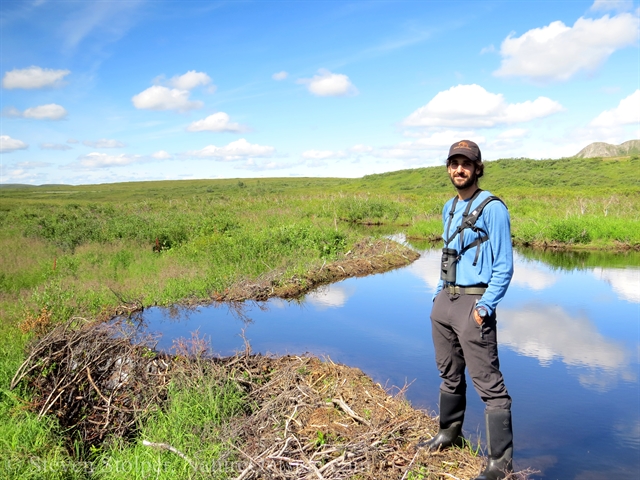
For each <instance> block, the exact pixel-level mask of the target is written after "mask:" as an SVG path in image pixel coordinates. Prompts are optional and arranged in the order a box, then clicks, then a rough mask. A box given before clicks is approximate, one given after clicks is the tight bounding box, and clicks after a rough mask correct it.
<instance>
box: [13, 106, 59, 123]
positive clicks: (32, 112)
mask: <svg viewBox="0 0 640 480" xmlns="http://www.w3.org/2000/svg"><path fill="white" fill-rule="evenodd" d="M22 116H23V117H24V118H33V119H35V120H62V119H63V118H65V117H66V116H67V111H66V110H65V109H64V107H62V106H60V105H56V104H55V103H49V104H47V105H39V106H37V107H31V108H27V109H26V110H25V111H24V112H23V113H22Z"/></svg>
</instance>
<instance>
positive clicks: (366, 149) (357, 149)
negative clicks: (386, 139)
mask: <svg viewBox="0 0 640 480" xmlns="http://www.w3.org/2000/svg"><path fill="white" fill-rule="evenodd" d="M349 151H350V152H351V153H356V154H364V153H371V152H373V147H370V146H369V145H362V144H361V143H359V144H357V145H354V146H353V147H351V148H349Z"/></svg>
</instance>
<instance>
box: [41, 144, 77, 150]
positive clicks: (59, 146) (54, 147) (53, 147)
mask: <svg viewBox="0 0 640 480" xmlns="http://www.w3.org/2000/svg"><path fill="white" fill-rule="evenodd" d="M40 149H41V150H71V149H72V147H70V146H69V145H65V144H63V143H62V144H61V143H41V144H40Z"/></svg>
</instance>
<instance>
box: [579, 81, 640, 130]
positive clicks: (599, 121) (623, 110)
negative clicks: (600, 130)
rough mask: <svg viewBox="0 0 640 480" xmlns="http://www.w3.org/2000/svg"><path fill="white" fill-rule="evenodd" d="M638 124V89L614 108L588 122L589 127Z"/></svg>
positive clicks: (639, 114)
mask: <svg viewBox="0 0 640 480" xmlns="http://www.w3.org/2000/svg"><path fill="white" fill-rule="evenodd" d="M639 123H640V89H639V90H636V91H635V92H633V93H632V94H631V95H629V96H628V97H626V98H623V99H622V100H620V103H619V104H618V106H617V107H616V108H613V109H611V110H605V111H604V112H602V113H601V114H600V115H598V116H597V117H596V118H594V119H593V120H591V122H589V126H591V127H605V128H607V127H617V126H620V125H632V124H636V125H637V124H639Z"/></svg>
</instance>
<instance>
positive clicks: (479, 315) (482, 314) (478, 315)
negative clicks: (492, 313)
mask: <svg viewBox="0 0 640 480" xmlns="http://www.w3.org/2000/svg"><path fill="white" fill-rule="evenodd" d="M487 315H488V312H487V309H486V308H484V307H477V308H475V309H474V310H473V319H474V320H475V321H476V323H477V324H478V325H482V323H483V322H484V319H485V318H486V317H487Z"/></svg>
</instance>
